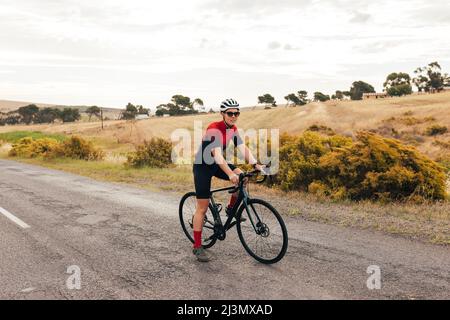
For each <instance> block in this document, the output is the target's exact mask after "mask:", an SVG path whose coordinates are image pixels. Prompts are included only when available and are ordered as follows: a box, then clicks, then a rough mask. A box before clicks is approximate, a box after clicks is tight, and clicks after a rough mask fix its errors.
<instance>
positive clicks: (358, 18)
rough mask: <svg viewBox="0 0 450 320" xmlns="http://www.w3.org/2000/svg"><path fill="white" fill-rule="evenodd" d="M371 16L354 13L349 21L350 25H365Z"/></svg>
mask: <svg viewBox="0 0 450 320" xmlns="http://www.w3.org/2000/svg"><path fill="white" fill-rule="evenodd" d="M371 17H372V16H371V15H370V14H367V13H362V12H354V13H353V17H352V18H351V19H350V22H351V23H366V22H367V21H369V20H370V18H371Z"/></svg>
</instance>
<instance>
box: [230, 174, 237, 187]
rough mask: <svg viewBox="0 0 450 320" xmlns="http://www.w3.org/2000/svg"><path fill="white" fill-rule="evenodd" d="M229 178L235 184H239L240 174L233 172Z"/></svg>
mask: <svg viewBox="0 0 450 320" xmlns="http://www.w3.org/2000/svg"><path fill="white" fill-rule="evenodd" d="M228 178H229V179H230V181H231V182H232V183H233V184H234V185H235V186H237V185H239V176H238V175H237V174H236V173H234V172H233V174H231V175H229V176H228Z"/></svg>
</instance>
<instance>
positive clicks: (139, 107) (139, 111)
mask: <svg viewBox="0 0 450 320" xmlns="http://www.w3.org/2000/svg"><path fill="white" fill-rule="evenodd" d="M136 109H137V110H138V111H137V113H138V114H146V115H150V114H149V113H150V109H147V108H144V107H143V106H141V105H138V106H136Z"/></svg>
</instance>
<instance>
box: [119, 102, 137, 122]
mask: <svg viewBox="0 0 450 320" xmlns="http://www.w3.org/2000/svg"><path fill="white" fill-rule="evenodd" d="M137 113H138V109H137V108H136V106H135V105H134V104H132V103H130V102H128V104H127V106H126V107H125V111H122V115H121V118H122V119H125V120H133V119H135V118H136V114H137Z"/></svg>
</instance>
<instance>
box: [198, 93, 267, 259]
mask: <svg viewBox="0 0 450 320" xmlns="http://www.w3.org/2000/svg"><path fill="white" fill-rule="evenodd" d="M220 112H221V115H222V120H221V121H218V122H213V123H211V124H210V125H209V126H208V128H207V129H206V133H205V135H204V136H203V139H202V145H201V147H200V148H199V150H198V152H197V154H196V157H195V163H194V166H193V172H194V183H195V192H196V197H197V208H196V211H195V214H194V218H193V229H194V247H193V253H194V255H195V256H196V257H197V260H198V261H201V262H208V261H209V260H210V257H209V255H208V254H207V252H206V251H205V249H204V248H203V247H202V229H203V222H204V218H205V215H206V212H207V210H208V205H209V198H210V196H211V179H212V177H213V176H214V177H217V178H219V179H222V180H229V181H231V182H232V183H233V184H235V185H238V184H239V174H241V173H243V172H242V170H240V169H239V168H236V166H234V165H233V164H231V163H227V162H226V161H225V158H224V156H223V152H224V151H225V149H226V148H227V146H228V144H229V143H230V141H231V140H233V143H234V146H235V148H238V150H239V151H240V152H241V154H243V155H244V158H245V160H246V161H247V162H248V163H250V164H252V165H253V167H254V169H256V170H259V171H262V170H263V166H262V165H260V164H258V162H257V161H256V159H255V157H253V155H252V153H251V152H250V150H249V149H248V148H247V147H246V146H245V144H244V142H243V141H242V139H241V137H240V136H239V133H238V131H237V130H238V129H237V127H236V125H235V123H236V121H237V119H238V117H239V115H240V111H239V103H238V102H237V101H236V100H234V99H227V100H225V101H223V102H222V103H221V105H220ZM237 197H238V193H237V192H236V193H234V194H232V196H231V199H230V202H229V204H228V206H227V208H226V209H225V212H226V213H227V215H229V214H230V213H231V209H232V208H233V206H234V204H235V203H236V201H237Z"/></svg>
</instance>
